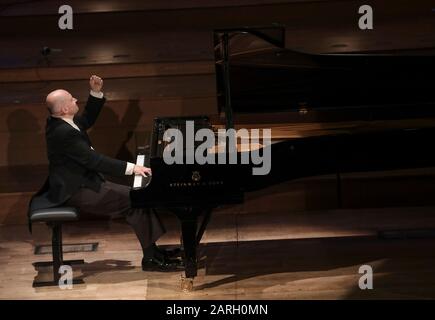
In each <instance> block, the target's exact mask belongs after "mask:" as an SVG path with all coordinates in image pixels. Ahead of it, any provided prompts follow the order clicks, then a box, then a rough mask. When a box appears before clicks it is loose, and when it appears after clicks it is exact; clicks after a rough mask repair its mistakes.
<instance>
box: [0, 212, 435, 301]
mask: <svg viewBox="0 0 435 320" xmlns="http://www.w3.org/2000/svg"><path fill="white" fill-rule="evenodd" d="M434 209H435V208H434V207H415V208H384V209H354V210H345V209H342V210H329V211H312V212H293V213H291V214H290V213H270V214H267V215H265V214H264V213H263V214H261V215H260V214H258V215H256V214H232V213H228V212H227V213H225V214H219V215H216V216H214V217H213V219H212V221H211V223H210V225H209V228H208V230H207V232H206V234H205V237H204V240H203V243H202V245H201V247H200V250H199V251H200V257H201V261H200V270H199V275H198V277H197V278H196V279H195V283H194V285H195V290H194V291H192V292H189V293H184V292H182V291H181V290H180V276H181V272H169V273H161V272H144V271H142V270H141V268H140V261H141V254H140V248H139V244H138V242H137V241H136V238H135V236H134V234H133V233H132V231H131V229H130V227H129V226H128V225H126V224H125V223H124V222H123V221H112V222H106V221H102V222H101V221H100V222H91V221H83V222H80V223H77V224H72V225H69V226H67V227H66V228H65V232H64V243H65V244H67V243H82V242H86V243H87V242H94V241H97V242H99V247H98V250H97V251H95V252H81V253H69V254H66V256H65V258H66V259H78V258H84V259H85V261H86V263H85V264H84V265H82V266H77V267H74V272H75V276H79V277H83V279H84V282H85V284H82V285H75V286H74V288H73V289H71V290H60V289H59V288H57V287H46V288H32V281H33V279H34V278H35V276H36V275H37V274H38V272H37V270H35V268H34V267H33V265H32V263H33V262H35V261H41V260H49V259H50V255H34V253H33V251H34V245H35V244H43V243H48V242H49V235H48V232H47V231H48V230H47V228H46V227H45V226H44V225H37V226H35V229H34V234H33V236H31V235H30V234H29V233H28V231H27V228H26V226H23V225H15V226H11V225H9V226H0V299H433V298H435V268H434V266H435V250H434V248H435V238H426V239H394V240H392V239H389V240H386V239H380V238H378V237H377V236H376V234H377V231H378V230H390V229H403V228H411V229H413V228H435V210H434ZM163 219H164V221H165V223H166V225H167V227H168V232H167V233H166V234H165V236H164V237H163V238H162V239H161V241H160V244H161V245H173V244H176V243H177V242H178V239H179V231H178V226H177V223H178V222H177V221H176V220H175V219H174V218H173V217H171V216H170V215H167V214H165V215H163ZM361 265H370V266H371V267H372V268H373V271H374V280H373V287H374V288H373V290H361V289H359V287H358V280H359V278H360V276H361V274H359V273H358V269H359V267H360V266H361ZM48 272H49V270H45V271H44V270H39V274H40V275H41V274H44V273H48Z"/></svg>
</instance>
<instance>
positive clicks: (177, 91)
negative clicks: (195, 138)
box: [0, 67, 216, 108]
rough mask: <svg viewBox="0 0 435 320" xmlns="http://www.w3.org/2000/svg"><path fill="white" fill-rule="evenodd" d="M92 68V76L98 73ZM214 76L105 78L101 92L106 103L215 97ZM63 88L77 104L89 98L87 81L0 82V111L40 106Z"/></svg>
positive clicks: (96, 69)
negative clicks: (7, 108) (16, 105)
mask: <svg viewBox="0 0 435 320" xmlns="http://www.w3.org/2000/svg"><path fill="white" fill-rule="evenodd" d="M98 71H99V69H98V68H97V67H96V68H95V69H94V72H93V74H98ZM215 82H216V80H215V75H214V74H207V75H197V76H169V77H149V78H148V77H145V78H130V79H126V78H122V79H107V80H106V81H104V90H103V91H104V93H105V96H106V98H107V99H108V100H144V99H162V98H178V99H187V98H193V97H195V98H197V97H202V98H203V97H216V84H215ZM55 89H66V90H67V91H69V92H70V93H71V94H72V95H73V96H74V97H76V98H77V99H78V100H79V102H84V101H86V99H87V97H88V96H89V80H88V79H83V80H73V81H46V82H28V83H27V82H26V83H20V84H17V83H0V92H4V93H5V94H2V95H1V96H0V108H2V106H10V105H13V104H19V103H44V102H45V97H46V96H47V94H48V93H49V92H50V91H52V90H55Z"/></svg>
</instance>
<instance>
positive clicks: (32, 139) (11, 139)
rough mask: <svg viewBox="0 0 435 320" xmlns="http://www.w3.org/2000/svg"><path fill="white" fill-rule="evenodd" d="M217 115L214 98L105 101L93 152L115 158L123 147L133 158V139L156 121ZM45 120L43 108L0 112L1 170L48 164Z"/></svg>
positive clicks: (98, 122) (148, 130) (29, 106)
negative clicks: (164, 117) (162, 118)
mask: <svg viewBox="0 0 435 320" xmlns="http://www.w3.org/2000/svg"><path fill="white" fill-rule="evenodd" d="M81 108H83V105H82V106H81ZM216 112H217V111H216V108H215V99H214V98H190V99H189V98H186V99H182V98H181V99H180V98H178V99H156V100H131V101H108V102H107V103H106V105H105V107H104V108H103V111H102V113H101V114H100V116H99V119H98V121H97V123H96V125H95V127H94V128H93V129H92V130H91V131H90V136H91V139H92V141H93V143H94V146H95V148H97V149H99V150H101V152H103V153H108V154H109V155H111V156H115V155H117V154H118V151H119V150H121V149H123V148H124V147H126V148H127V149H128V150H129V152H130V153H133V154H134V153H135V147H136V142H135V136H137V137H139V139H141V138H142V139H143V137H145V136H146V135H147V134H149V132H150V131H151V126H152V123H153V119H154V118H155V117H159V116H181V115H202V114H212V113H216ZM46 118H47V111H46V108H45V106H44V105H43V104H32V105H23V106H10V107H3V108H2V112H0V166H7V165H36V164H46V163H47V160H46V147H45V136H44V135H45V123H46ZM135 133H137V134H136V135H135ZM142 141H143V143H145V141H144V140H142ZM141 143H142V142H141ZM124 144H126V145H125V146H124Z"/></svg>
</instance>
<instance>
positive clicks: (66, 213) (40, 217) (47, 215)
mask: <svg viewBox="0 0 435 320" xmlns="http://www.w3.org/2000/svg"><path fill="white" fill-rule="evenodd" d="M78 218H79V213H78V211H77V209H76V208H73V207H58V208H49V209H38V210H34V211H32V212H31V213H30V221H32V222H62V221H75V220H78Z"/></svg>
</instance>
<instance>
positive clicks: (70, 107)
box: [63, 93, 79, 115]
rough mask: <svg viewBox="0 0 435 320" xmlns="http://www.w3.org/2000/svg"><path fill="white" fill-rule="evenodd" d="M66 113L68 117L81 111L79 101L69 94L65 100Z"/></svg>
mask: <svg viewBox="0 0 435 320" xmlns="http://www.w3.org/2000/svg"><path fill="white" fill-rule="evenodd" d="M63 111H64V113H65V114H67V115H75V114H76V113H77V112H78V111H79V107H78V106H77V99H76V98H74V97H73V96H72V95H71V94H70V93H68V95H67V97H66V99H65V105H64V110H63Z"/></svg>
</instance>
